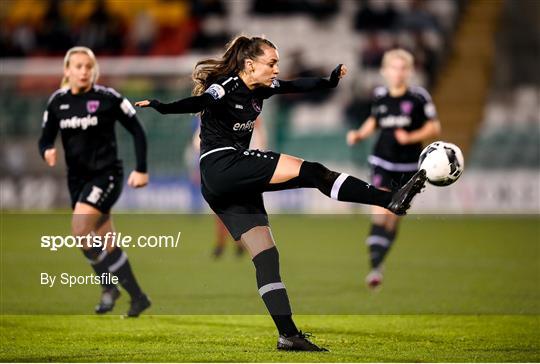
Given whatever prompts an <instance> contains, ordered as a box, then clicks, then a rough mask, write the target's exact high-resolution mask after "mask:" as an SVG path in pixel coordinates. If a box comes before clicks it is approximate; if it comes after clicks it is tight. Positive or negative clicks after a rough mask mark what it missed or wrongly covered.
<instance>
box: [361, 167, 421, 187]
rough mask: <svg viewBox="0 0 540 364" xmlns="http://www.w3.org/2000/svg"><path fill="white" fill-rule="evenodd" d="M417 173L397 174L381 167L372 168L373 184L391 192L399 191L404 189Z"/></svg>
mask: <svg viewBox="0 0 540 364" xmlns="http://www.w3.org/2000/svg"><path fill="white" fill-rule="evenodd" d="M416 172H417V171H411V172H395V171H389V170H387V169H384V168H382V167H379V166H372V169H371V184H372V185H373V186H375V187H377V188H386V189H388V190H390V191H397V190H399V189H400V188H401V187H403V185H404V184H405V183H407V181H409V180H410V179H411V178H412V176H413V175H414V174H415V173H416Z"/></svg>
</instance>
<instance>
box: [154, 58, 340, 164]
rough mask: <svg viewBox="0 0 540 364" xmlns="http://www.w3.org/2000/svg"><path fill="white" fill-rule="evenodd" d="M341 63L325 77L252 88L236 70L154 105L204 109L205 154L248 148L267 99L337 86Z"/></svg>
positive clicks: (172, 110) (171, 110) (166, 110)
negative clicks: (199, 88) (190, 94)
mask: <svg viewBox="0 0 540 364" xmlns="http://www.w3.org/2000/svg"><path fill="white" fill-rule="evenodd" d="M340 70H341V65H339V66H338V67H336V69H334V71H333V72H332V75H331V76H330V79H325V78H316V77H313V78H301V79H297V80H292V81H282V80H277V79H276V80H274V81H273V82H272V85H271V86H269V87H258V88H255V89H253V90H250V89H249V88H248V87H247V86H246V84H245V83H244V82H243V81H242V79H241V78H240V77H239V76H238V75H235V74H231V75H229V76H227V77H223V78H221V79H218V80H216V82H214V83H212V84H211V85H210V86H209V87H208V88H207V89H206V91H205V92H204V93H203V94H202V95H200V96H193V97H188V98H186V99H183V100H178V101H175V102H172V103H167V104H165V103H161V102H159V101H158V100H152V101H151V102H150V106H151V107H153V108H155V109H156V110H157V111H159V112H160V113H162V114H177V113H189V112H199V111H202V113H201V156H204V155H205V153H207V152H209V151H211V150H215V149H218V148H224V147H233V148H236V149H248V148H249V142H250V140H251V135H252V134H253V128H254V127H255V119H257V116H259V114H260V113H261V110H262V107H263V101H264V99H267V98H269V97H270V96H272V95H275V94H284V93H294V92H308V91H316V90H324V89H329V88H333V87H336V86H337V84H338V81H339V79H338V74H339V72H340Z"/></svg>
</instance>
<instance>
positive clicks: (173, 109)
mask: <svg viewBox="0 0 540 364" xmlns="http://www.w3.org/2000/svg"><path fill="white" fill-rule="evenodd" d="M213 101H214V98H213V97H212V96H210V94H208V93H204V94H202V95H200V96H191V97H187V98H185V99H181V100H178V101H174V102H170V103H162V102H160V101H159V100H155V99H154V100H144V101H137V102H136V103H135V106H137V107H151V108H154V109H156V110H157V111H158V112H159V113H161V114H191V113H198V112H201V111H202V110H203V109H204V108H205V107H207V106H209V105H210V104H212V102H213Z"/></svg>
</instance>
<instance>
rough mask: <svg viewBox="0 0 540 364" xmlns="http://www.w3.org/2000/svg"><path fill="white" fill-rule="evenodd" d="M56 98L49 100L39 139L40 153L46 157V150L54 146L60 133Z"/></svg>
mask: <svg viewBox="0 0 540 364" xmlns="http://www.w3.org/2000/svg"><path fill="white" fill-rule="evenodd" d="M54 102H55V99H54V98H52V99H51V100H49V103H48V105H47V109H46V110H45V112H44V113H43V120H42V123H41V137H40V138H39V141H38V148H39V154H40V155H41V157H42V158H44V155H45V151H46V150H47V149H50V148H54V141H55V139H56V136H57V135H58V130H59V122H58V118H57V117H56V114H55V112H54V109H53V105H54Z"/></svg>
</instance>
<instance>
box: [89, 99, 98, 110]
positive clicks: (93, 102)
mask: <svg viewBox="0 0 540 364" xmlns="http://www.w3.org/2000/svg"><path fill="white" fill-rule="evenodd" d="M98 108H99V100H90V101H87V102H86V111H88V112H89V113H95V112H96V111H97V109H98Z"/></svg>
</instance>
